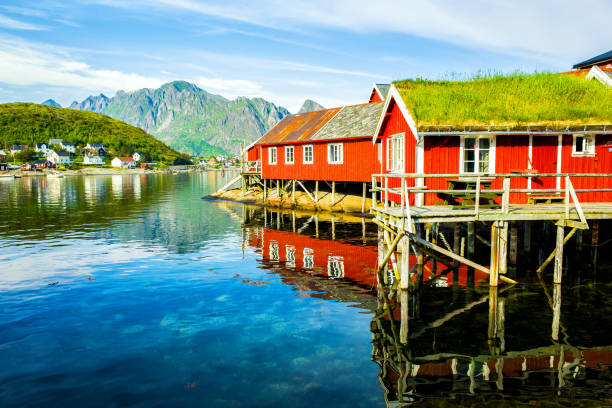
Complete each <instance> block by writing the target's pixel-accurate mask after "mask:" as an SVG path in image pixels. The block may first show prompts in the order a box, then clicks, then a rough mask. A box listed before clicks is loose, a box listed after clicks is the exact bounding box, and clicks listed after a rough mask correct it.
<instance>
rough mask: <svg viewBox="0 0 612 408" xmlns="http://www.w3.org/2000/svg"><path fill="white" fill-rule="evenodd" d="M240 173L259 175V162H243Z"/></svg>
mask: <svg viewBox="0 0 612 408" xmlns="http://www.w3.org/2000/svg"><path fill="white" fill-rule="evenodd" d="M241 172H242V173H252V174H261V160H252V161H243V162H242V166H241Z"/></svg>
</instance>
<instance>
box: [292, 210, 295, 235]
mask: <svg viewBox="0 0 612 408" xmlns="http://www.w3.org/2000/svg"><path fill="white" fill-rule="evenodd" d="M291 224H292V227H293V228H292V231H293V232H295V211H291Z"/></svg>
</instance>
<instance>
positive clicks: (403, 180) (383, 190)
mask: <svg viewBox="0 0 612 408" xmlns="http://www.w3.org/2000/svg"><path fill="white" fill-rule="evenodd" d="M515 178H520V179H527V180H531V179H535V178H538V179H543V178H544V179H546V178H549V179H550V178H554V179H555V184H556V185H557V186H559V188H511V180H512V179H515ZM579 178H594V179H597V180H598V182H597V183H596V184H598V185H601V184H602V183H600V182H599V181H600V180H605V181H608V182H610V181H611V178H612V174H608V173H606V174H594V173H546V174H538V173H508V174H475V175H469V174H374V175H372V189H371V192H372V208H374V207H378V208H385V209H386V208H388V207H390V206H399V207H400V208H401V214H405V216H406V218H407V219H410V218H411V211H410V202H411V201H412V202H413V203H414V205H416V206H422V205H424V203H425V196H426V195H427V194H435V195H436V196H438V195H439V194H446V195H450V194H454V195H461V194H464V195H466V196H467V195H470V197H474V199H473V201H474V203H473V205H467V206H463V207H465V208H466V209H469V208H473V209H474V212H475V213H476V215H478V213H479V211H480V206H481V203H480V201H481V194H488V195H490V194H492V193H494V194H498V195H499V198H500V199H501V200H498V201H501V203H500V204H498V205H499V209H500V210H501V211H502V212H503V213H508V211H509V205H510V194H514V193H522V194H527V195H533V196H534V197H538V196H540V195H542V194H548V195H549V196H551V198H559V199H563V203H564V204H565V212H566V217H567V218H569V215H570V210H571V208H570V207H571V206H570V199H571V201H573V203H574V207H575V209H576V212H577V213H578V215H579V218H580V220H581V221H583V220H584V213H583V211H582V207H581V205H580V202H579V201H578V196H577V193H595V192H607V193H612V188H581V189H575V188H574V186H573V184H572V182H571V179H579ZM430 179H449V180H450V179H454V180H469V181H471V184H473V183H474V182H475V188H474V189H463V190H457V189H433V188H428V187H427V185H426V182H427V180H430ZM500 179H501V180H502V188H501V189H499V188H497V189H494V188H491V189H486V190H485V189H482V188H481V187H482V186H481V183H482V182H483V181H484V180H486V181H487V182H489V183H491V180H492V181H493V182H495V181H497V180H500ZM562 179H564V180H565V183H564V184H565V185H564V186H563V187H562V188H561V180H562ZM408 180H414V182H413V183H411V184H414V186H407V183H408ZM491 184H492V183H491ZM607 184H608V185H612V183H607ZM528 185H531V181H529V183H528ZM411 195H412V196H411ZM390 196H394V197H390ZM437 199H438V200H439V198H437ZM610 202H611V203H612V200H610ZM408 224H409V225H411V224H412V222H411V221H410V220H409V221H408Z"/></svg>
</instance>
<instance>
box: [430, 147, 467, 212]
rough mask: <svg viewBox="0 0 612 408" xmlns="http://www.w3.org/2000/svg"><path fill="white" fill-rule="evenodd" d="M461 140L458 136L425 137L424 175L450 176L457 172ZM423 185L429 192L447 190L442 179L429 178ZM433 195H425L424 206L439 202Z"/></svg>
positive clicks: (444, 180)
mask: <svg viewBox="0 0 612 408" xmlns="http://www.w3.org/2000/svg"><path fill="white" fill-rule="evenodd" d="M460 142H461V138H460V137H459V136H447V137H438V136H432V137H426V138H425V169H424V170H425V174H444V173H446V174H449V173H450V174H452V173H458V172H459V148H460ZM425 185H426V186H427V188H428V189H431V190H438V189H440V190H444V189H447V188H448V182H447V181H446V179H442V178H430V179H426V180H425ZM440 201H442V200H440V199H439V198H437V196H436V195H435V194H426V195H425V205H433V204H435V203H436V202H440Z"/></svg>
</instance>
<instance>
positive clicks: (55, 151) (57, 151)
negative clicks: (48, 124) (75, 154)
mask: <svg viewBox="0 0 612 408" xmlns="http://www.w3.org/2000/svg"><path fill="white" fill-rule="evenodd" d="M53 153H55V154H57V155H58V156H61V157H70V153H68V152H67V151H65V150H53Z"/></svg>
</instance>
